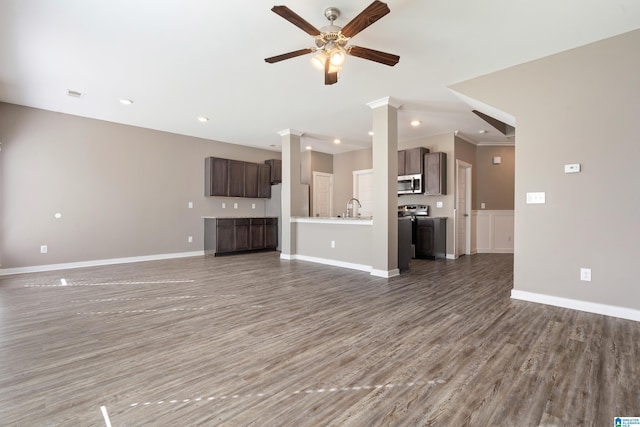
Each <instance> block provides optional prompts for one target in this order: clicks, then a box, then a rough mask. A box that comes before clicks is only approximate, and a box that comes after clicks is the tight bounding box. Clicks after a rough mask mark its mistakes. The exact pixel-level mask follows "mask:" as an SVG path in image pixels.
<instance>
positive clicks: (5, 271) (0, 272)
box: [0, 251, 204, 276]
mask: <svg viewBox="0 0 640 427" xmlns="http://www.w3.org/2000/svg"><path fill="white" fill-rule="evenodd" d="M202 255H204V251H194V252H179V253H174V254H158V255H146V256H136V257H127V258H111V259H98V260H92V261H81V262H67V263H64V264H46V265H34V266H30V267H15V268H2V269H0V276H8V275H10V274H24V273H39V272H43V271H54V270H68V269H70V268H84V267H97V266H101V265H110V264H127V263H131V262H143V261H158V260H163V259H172V258H188V257H193V256H202Z"/></svg>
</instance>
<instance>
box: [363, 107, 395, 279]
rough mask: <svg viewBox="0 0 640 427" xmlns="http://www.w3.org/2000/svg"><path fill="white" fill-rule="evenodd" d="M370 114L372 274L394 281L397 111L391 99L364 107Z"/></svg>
mask: <svg viewBox="0 0 640 427" xmlns="http://www.w3.org/2000/svg"><path fill="white" fill-rule="evenodd" d="M367 105H368V106H369V107H371V109H372V110H373V112H372V116H373V188H374V190H375V194H376V197H375V199H374V200H373V227H372V228H373V230H372V232H373V236H372V243H373V248H372V250H373V254H372V257H371V274H372V275H374V276H380V277H393V276H397V275H399V274H400V270H399V269H398V184H397V176H398V108H399V105H398V104H397V103H396V101H395V100H393V99H392V98H390V97H387V98H382V99H379V100H377V101H373V102H370V103H368V104H367Z"/></svg>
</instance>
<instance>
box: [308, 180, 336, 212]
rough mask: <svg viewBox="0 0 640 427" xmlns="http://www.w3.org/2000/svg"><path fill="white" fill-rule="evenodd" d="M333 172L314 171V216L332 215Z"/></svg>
mask: <svg viewBox="0 0 640 427" xmlns="http://www.w3.org/2000/svg"><path fill="white" fill-rule="evenodd" d="M332 200H333V174H331V173H325V172H313V212H312V215H313V216H321V217H329V216H332V214H331V212H332V211H333V206H332Z"/></svg>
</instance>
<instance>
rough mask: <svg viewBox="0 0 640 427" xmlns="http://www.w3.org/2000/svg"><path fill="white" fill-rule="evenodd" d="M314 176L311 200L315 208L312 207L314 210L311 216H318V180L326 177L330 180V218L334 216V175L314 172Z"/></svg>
mask: <svg viewBox="0 0 640 427" xmlns="http://www.w3.org/2000/svg"><path fill="white" fill-rule="evenodd" d="M312 176H313V178H312V179H313V197H312V198H311V200H312V203H313V206H312V210H311V216H314V217H315V216H316V214H317V206H318V205H317V203H316V202H317V198H318V191H316V188H317V187H316V179H317V178H318V177H320V176H321V177H325V178H329V216H333V174H332V173H326V172H317V171H313V172H312Z"/></svg>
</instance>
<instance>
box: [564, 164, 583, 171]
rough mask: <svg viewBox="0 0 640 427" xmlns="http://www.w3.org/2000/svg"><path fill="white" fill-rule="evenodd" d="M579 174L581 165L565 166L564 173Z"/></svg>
mask: <svg viewBox="0 0 640 427" xmlns="http://www.w3.org/2000/svg"><path fill="white" fill-rule="evenodd" d="M578 172H580V163H573V164H570V165H564V173H578Z"/></svg>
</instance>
